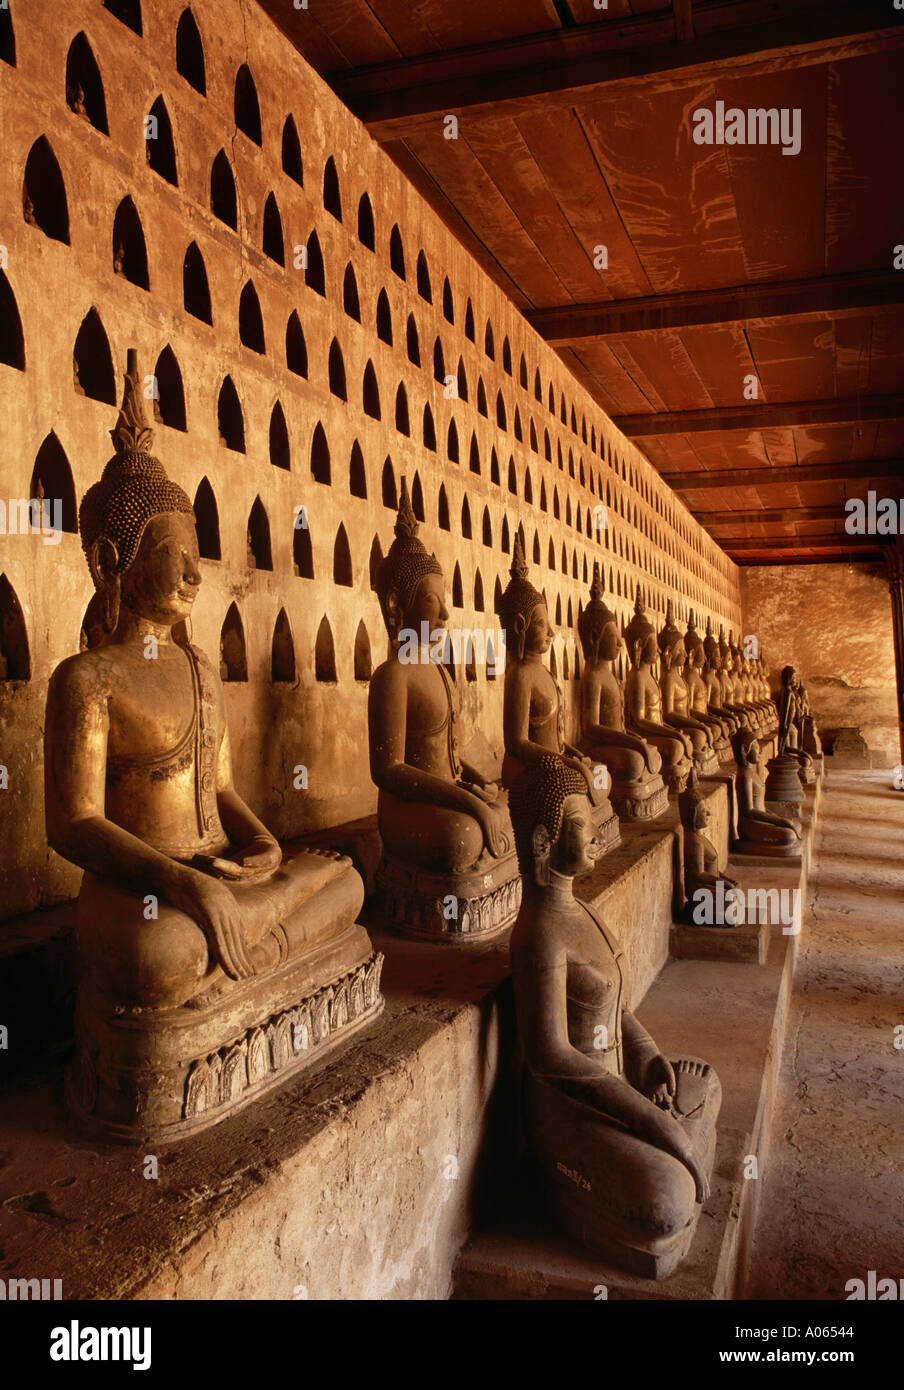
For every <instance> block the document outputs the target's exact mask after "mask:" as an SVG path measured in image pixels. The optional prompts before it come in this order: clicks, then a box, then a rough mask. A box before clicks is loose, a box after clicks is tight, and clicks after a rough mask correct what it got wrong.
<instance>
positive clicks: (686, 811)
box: [676, 772, 741, 927]
mask: <svg viewBox="0 0 904 1390" xmlns="http://www.w3.org/2000/svg"><path fill="white" fill-rule="evenodd" d="M678 813H679V815H680V817H681V827H682V839H683V845H682V869H683V873H682V879H683V883H682V884H680V885H679V888H680V891H679V893H678V895H677V897H678V902H677V904H676V906H677V908H678V913H677V916H678V920H679V921H684V922H688V923H691V922H692V923H694V924H695V925H697V926H706V927H733V926H735V925H736V924H737V922H738V921H739V920H741V919H740V918H739V917H738V915H737V913H736V911H734V910H731V911H729V912H727V913H723V914H722V917H723V920H722V921H719V920H718V916H719V915H720V914H719V913H718V911H717V908H718V905H719V904H721V903H724V902H725V897H726V894H727V892H728V890H729V889H730V888H737V886H738V885H737V882H736V881H735V880H734V879H733V878H729V877H728V875H727V874H726V873H725V872H724V867H725V866H724V864H723V863H722V862H721V859H720V856H719V853H718V851H717V849H716V847H715V845H714V844H713V842H712V840H711V839H710V838H709V836H708V835H707V834H706V828H707V826H708V825H709V824H710V821H711V819H712V817H711V816H710V812H709V807H708V806H707V804H706V798H705V797H704V796H703V794H702V792H701V791H700V788H699V786H698V784H697V774H696V773H695V772H692V773H691V775H690V777H689V778H688V783H687V786H686V787H685V789H684V791H683V792H682V793H681V795H680V796H679V798H678ZM720 884H721V885H722V886H721V888H720V886H719V885H720ZM729 904H731V900H730V899H729Z"/></svg>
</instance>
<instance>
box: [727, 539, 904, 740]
mask: <svg viewBox="0 0 904 1390" xmlns="http://www.w3.org/2000/svg"><path fill="white" fill-rule="evenodd" d="M741 604H742V608H743V613H744V633H745V635H746V634H750V633H752V634H755V635H756V637H757V638H758V640H759V643H760V647H761V648H762V650H763V652H764V653H765V656H766V661H767V663H768V665H769V674H770V681H771V683H772V688H773V690H777V689H778V687H779V686H780V684H781V670H782V667H783V666H785V665H787V664H788V663H791V664H792V665H794V666H796V667H797V669H798V671H799V672H800V675H801V679H802V680H803V682H804V684H805V685H806V687H807V693H808V695H809V697H810V705H811V707H812V709H813V713H814V715H815V716H816V722H817V724H818V725H819V727H820V730H821V731H822V732H823V734H824V735H827V736H831V735H832V734H833V733H834V731H835V730H837V729H839V728H843V727H845V726H851V725H859V726H860V728H861V729H862V731H863V737H864V738H865V739H866V741H867V743H868V744H869V746H870V749H871V750H872V751H873V753H874V754H876V755H877V756H878V757H879V758H881V759H884V760H885V762H886V763H887V765H888V766H889V767H894V766H895V765H896V764H897V763H898V762H899V761H900V753H899V749H898V732H897V729H898V726H897V701H896V696H895V653H894V643H893V637H892V625H891V597H890V594H889V589H888V579H887V578H886V572H885V568H884V566H883V565H879V564H874V565H865V564H859V565H769V566H764V567H763V568H755V569H745V570H742V571H741Z"/></svg>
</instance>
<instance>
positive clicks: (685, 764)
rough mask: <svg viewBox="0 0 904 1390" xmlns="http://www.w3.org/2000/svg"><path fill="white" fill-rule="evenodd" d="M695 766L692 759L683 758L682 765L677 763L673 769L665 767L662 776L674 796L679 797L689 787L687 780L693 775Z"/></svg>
mask: <svg viewBox="0 0 904 1390" xmlns="http://www.w3.org/2000/svg"><path fill="white" fill-rule="evenodd" d="M692 766H693V764H692V762H691V760H690V758H683V759H682V761H681V762H680V763H675V764H674V766H672V767H663V769H662V775H663V777H664V778H665V784H666V786H667V787H668V789H669V791H670V792H671V794H672V795H673V796H677V795H679V794H680V793H681V792H683V791H684V789H685V787H686V786H687V779H688V777H690V775H691V768H692ZM716 770H717V771H718V769H716Z"/></svg>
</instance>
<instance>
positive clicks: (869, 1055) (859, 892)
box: [747, 759, 904, 1300]
mask: <svg viewBox="0 0 904 1390" xmlns="http://www.w3.org/2000/svg"><path fill="white" fill-rule="evenodd" d="M827 763H828V766H829V768H831V759H827ZM890 782H891V775H890V773H889V772H888V771H884V772H848V773H842V772H838V773H834V774H833V773H831V771H830V772H829V776H828V777H827V779H826V784H825V787H824V793H825V794H824V800H823V809H822V823H821V832H820V836H819V841H818V847H817V856H816V862H815V865H814V868H813V871H812V873H811V878H810V890H809V896H808V904H807V906H808V913H807V917H806V920H805V925H804V935H803V939H802V941H801V946H800V956H799V958H798V962H797V971H796V974H795V983H794V997H793V1000H792V1006H791V1017H790V1020H789V1026H788V1033H787V1038H786V1044H785V1054H784V1057H783V1061H782V1070H781V1076H780V1082H779V1093H778V1096H777V1098H776V1109H775V1115H774V1120H773V1126H772V1143H771V1147H770V1149H769V1151H768V1153H767V1155H766V1161H765V1163H764V1164H763V1165H762V1166H761V1168H760V1177H759V1181H760V1182H762V1184H763V1189H764V1190H763V1191H762V1192H761V1193H760V1209H759V1219H758V1224H757V1228H756V1232H755V1237H754V1244H753V1252H752V1259H751V1272H750V1279H749V1282H748V1288H747V1297H748V1298H778V1299H789V1300H790V1299H812V1298H829V1299H836V1298H837V1299H845V1298H846V1297H847V1294H846V1292H845V1284H846V1283H847V1281H848V1280H849V1279H855V1278H859V1279H863V1280H866V1277H867V1273H868V1271H869V1270H871V1269H872V1270H875V1271H876V1274H877V1278H879V1279H882V1278H894V1279H904V794H902V793H901V792H894V791H892V790H891V787H890ZM896 1029H897V1030H898V1031H897V1034H896V1031H895V1030H896ZM896 1038H897V1043H898V1046H897V1048H896V1047H895V1041H896Z"/></svg>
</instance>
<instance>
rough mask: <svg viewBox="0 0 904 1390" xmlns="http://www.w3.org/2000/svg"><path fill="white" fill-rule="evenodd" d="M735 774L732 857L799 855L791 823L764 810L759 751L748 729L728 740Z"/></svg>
mask: <svg viewBox="0 0 904 1390" xmlns="http://www.w3.org/2000/svg"><path fill="white" fill-rule="evenodd" d="M731 744H732V748H733V749H734V755H735V761H736V763H737V766H738V774H737V778H736V781H735V790H736V795H737V800H738V813H737V814H738V827H737V828H738V838H737V841H736V842H735V843H734V844H733V845H732V853H734V854H762V855H768V856H770V857H773V858H775V857H784V856H787V855H797V854H800V852H801V850H800V830H799V829H798V826H797V825H795V824H794V822H793V821H792V820H789V819H788V818H787V817H785V816H779V815H776V814H775V813H774V812H772V811H767V810H766V793H765V788H764V784H763V778H762V776H761V775H760V768H759V762H760V747H759V744H758V742H757V739H756V735H755V734H754V733H753V731H752V730H751V729H748V728H745V727H742V728H740V729H738V730H737V732H736V733H734V734H732V736H731Z"/></svg>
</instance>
